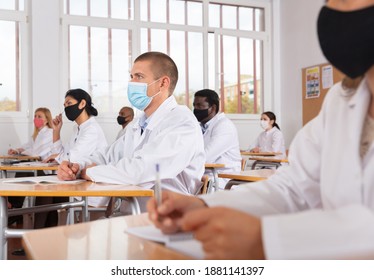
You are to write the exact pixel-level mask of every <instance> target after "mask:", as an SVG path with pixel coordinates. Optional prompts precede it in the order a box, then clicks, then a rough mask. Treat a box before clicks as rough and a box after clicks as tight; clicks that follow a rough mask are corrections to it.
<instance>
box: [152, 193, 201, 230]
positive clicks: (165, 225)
mask: <svg viewBox="0 0 374 280" xmlns="http://www.w3.org/2000/svg"><path fill="white" fill-rule="evenodd" d="M204 207H206V205H205V203H204V201H202V200H201V199H199V198H197V197H195V196H187V195H182V194H178V193H175V192H170V191H163V192H162V204H161V205H159V206H157V204H156V200H155V198H151V199H150V200H149V201H148V203H147V211H148V214H149V219H150V220H151V221H152V222H153V223H154V224H155V226H156V227H158V228H159V229H161V230H162V231H163V232H164V233H174V232H177V231H180V230H181V227H180V222H181V219H182V218H183V216H184V215H185V214H186V213H187V212H189V211H192V210H194V209H199V208H204Z"/></svg>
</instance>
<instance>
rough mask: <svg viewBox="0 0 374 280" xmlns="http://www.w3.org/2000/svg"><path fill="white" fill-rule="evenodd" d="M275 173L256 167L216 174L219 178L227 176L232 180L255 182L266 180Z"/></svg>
mask: <svg viewBox="0 0 374 280" xmlns="http://www.w3.org/2000/svg"><path fill="white" fill-rule="evenodd" d="M274 173H275V170H272V169H258V170H245V171H240V172H235V173H221V174H218V177H219V178H227V179H232V180H240V181H248V182H255V181H261V180H266V179H267V178H269V177H270V176H271V175H273V174H274Z"/></svg>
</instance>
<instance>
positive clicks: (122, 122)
mask: <svg viewBox="0 0 374 280" xmlns="http://www.w3.org/2000/svg"><path fill="white" fill-rule="evenodd" d="M117 122H118V124H119V125H123V124H125V123H126V117H122V116H118V117H117Z"/></svg>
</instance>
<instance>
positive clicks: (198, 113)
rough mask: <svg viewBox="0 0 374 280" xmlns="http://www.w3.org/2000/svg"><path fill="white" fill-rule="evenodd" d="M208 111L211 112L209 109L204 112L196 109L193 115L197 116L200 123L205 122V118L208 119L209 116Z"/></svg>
mask: <svg viewBox="0 0 374 280" xmlns="http://www.w3.org/2000/svg"><path fill="white" fill-rule="evenodd" d="M208 110H209V108H208V109H202V110H199V109H194V110H193V114H194V115H195V117H196V119H197V120H198V121H199V122H201V121H202V120H204V119H205V118H207V117H208V116H209V112H208Z"/></svg>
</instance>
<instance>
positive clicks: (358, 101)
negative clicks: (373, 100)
mask: <svg viewBox="0 0 374 280" xmlns="http://www.w3.org/2000/svg"><path fill="white" fill-rule="evenodd" d="M370 97H371V93H370V90H369V88H368V85H367V82H366V79H364V80H362V82H361V83H360V85H359V87H358V88H357V90H356V91H355V92H354V93H353V95H352V96H351V97H350V99H349V100H348V102H347V104H348V112H347V114H348V118H347V119H348V122H347V123H346V124H345V126H346V129H347V136H348V140H349V141H351V142H353V143H354V145H356V147H357V151H358V150H359V146H360V141H361V131H362V128H363V124H364V121H365V118H366V116H367V114H368V109H369V102H370ZM337 121H339V120H337ZM358 131H359V132H358ZM353 143H352V144H353ZM355 160H357V161H358V162H359V163H361V162H362V161H361V158H360V156H359V153H358V152H357V158H356V159H355Z"/></svg>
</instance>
